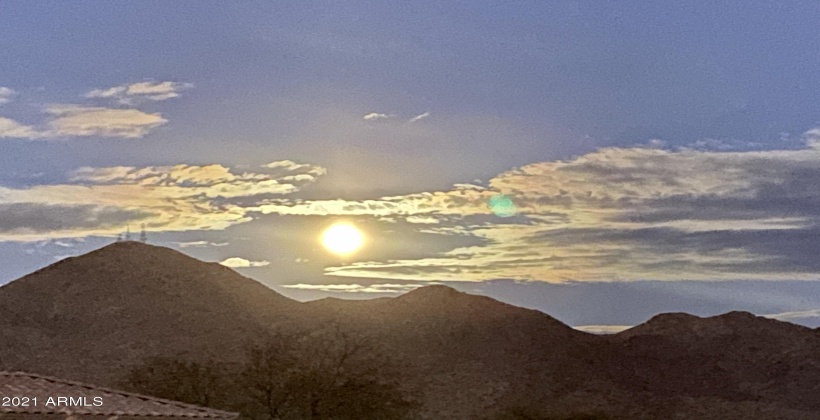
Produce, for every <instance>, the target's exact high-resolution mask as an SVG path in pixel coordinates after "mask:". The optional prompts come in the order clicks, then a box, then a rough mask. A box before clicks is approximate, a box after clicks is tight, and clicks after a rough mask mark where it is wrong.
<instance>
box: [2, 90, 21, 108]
mask: <svg viewBox="0 0 820 420" xmlns="http://www.w3.org/2000/svg"><path fill="white" fill-rule="evenodd" d="M15 96H17V91H15V90H13V89H11V88H7V87H4V86H0V105H3V104H7V103H9V102H11V101H12V100H13V99H14V97H15Z"/></svg>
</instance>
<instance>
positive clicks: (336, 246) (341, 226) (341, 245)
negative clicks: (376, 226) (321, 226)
mask: <svg viewBox="0 0 820 420" xmlns="http://www.w3.org/2000/svg"><path fill="white" fill-rule="evenodd" d="M322 245H323V246H324V247H325V248H326V249H327V250H328V251H330V252H332V253H334V254H339V255H348V254H352V253H354V252H356V251H358V250H359V248H361V247H362V245H364V234H363V233H362V231H360V230H359V229H358V228H356V226H353V225H352V224H350V223H336V224H334V225H332V226H330V227H329V228H327V229H325V231H324V232H323V233H322Z"/></svg>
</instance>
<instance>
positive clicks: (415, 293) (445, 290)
mask: <svg viewBox="0 0 820 420" xmlns="http://www.w3.org/2000/svg"><path fill="white" fill-rule="evenodd" d="M461 295H467V293H464V292H459V291H458V290H456V289H454V288H452V287H450V286H445V285H443V284H432V285H430V286H423V287H419V288H418V289H414V290H411V291H409V292H407V293H405V294H403V295H402V296H401V297H402V298H406V297H412V298H425V299H428V298H453V297H457V296H461Z"/></svg>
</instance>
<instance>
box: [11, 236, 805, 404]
mask: <svg viewBox="0 0 820 420" xmlns="http://www.w3.org/2000/svg"><path fill="white" fill-rule="evenodd" d="M285 324H287V325H288V326H290V327H295V328H301V329H302V330H304V331H306V332H310V331H314V330H317V329H321V328H325V327H326V326H327V325H330V324H339V325H341V326H343V327H345V328H350V329H358V330H360V331H362V332H365V333H367V334H369V335H371V336H373V337H374V338H375V339H376V342H377V343H378V344H379V345H380V346H382V347H383V350H386V351H387V352H388V353H389V354H391V355H392V356H394V357H395V358H396V359H397V360H400V361H401V372H400V375H401V380H402V383H403V386H404V387H405V388H407V389H408V390H411V391H413V392H415V393H417V394H418V395H420V397H421V400H422V402H423V407H422V409H421V413H420V415H421V416H422V418H454V419H462V418H464V419H472V418H475V419H492V418H497V415H499V414H500V412H501V411H504V410H505V409H508V408H513V407H515V408H516V410H517V411H516V410H513V411H511V412H510V413H514V412H515V413H518V414H510V413H508V414H510V415H512V417H505V418H519V419H523V418H566V417H567V416H569V415H571V414H573V413H575V414H577V413H604V414H606V415H607V416H608V418H624V419H633V418H647V419H653V418H696V419H718V418H719V419H733V418H738V419H739V418H756V419H783V418H785V419H817V418H820V405H818V399H817V398H815V397H816V395H820V388H818V386H819V385H820V347H819V346H820V334H818V331H817V330H811V329H808V328H805V327H800V326H797V325H793V324H789V323H783V322H780V321H774V320H770V319H766V318H760V317H756V316H754V315H751V314H748V313H741V312H732V313H728V314H724V315H720V316H716V317H710V318H700V317H696V316H693V315H688V314H662V315H658V316H656V317H654V318H652V319H651V320H649V321H647V322H646V323H644V324H641V325H639V326H636V327H634V328H631V329H629V330H626V331H624V332H621V333H619V334H616V335H612V336H597V335H592V334H587V333H584V332H580V331H576V330H574V329H572V328H570V327H568V326H567V325H565V324H563V323H561V322H560V321H558V320H556V319H555V318H552V317H550V316H549V315H547V314H544V313H542V312H539V311H535V310H529V309H524V308H519V307H516V306H513V305H508V304H505V303H502V302H499V301H496V300H494V299H491V298H488V297H485V296H476V295H470V294H466V293H462V292H458V291H456V290H454V289H452V288H449V287H446V286H438V285H435V286H427V287H422V288H418V289H416V290H414V291H411V292H408V293H406V294H404V295H401V296H398V297H396V298H379V299H372V300H365V301H346V300H341V299H321V300H318V301H313V302H307V303H300V302H296V301H293V300H291V299H288V298H286V297H284V296H282V295H280V294H278V293H276V292H275V291H274V290H272V289H270V288H268V287H266V286H264V285H262V284H261V283H259V282H256V281H254V280H251V279H248V278H245V277H243V276H241V275H239V274H237V273H236V272H234V271H233V270H231V269H229V268H226V267H223V266H221V265H219V264H214V263H204V262H201V261H198V260H196V259H193V258H191V257H188V256H186V255H184V254H182V253H179V252H177V251H174V250H171V249H168V248H162V247H156V246H151V245H146V244H142V243H138V242H120V243H116V244H112V245H109V246H107V247H104V248H102V249H99V250H96V251H93V252H91V253H88V254H86V255H82V256H79V257H75V258H69V259H66V260H63V261H60V262H57V263H55V264H52V265H50V266H48V267H46V268H44V269H42V270H39V271H37V272H34V273H32V274H29V275H27V276H25V277H22V278H20V279H18V280H15V281H13V282H11V283H9V284H7V285H5V286H2V287H0V343H2V345H0V368H5V369H20V370H26V371H31V372H35V373H42V374H48V375H54V376H59V377H64V378H67V379H75V380H82V381H87V382H92V383H96V384H99V385H109V386H111V385H116V384H117V381H118V380H120V379H121V378H122V375H123V374H124V372H126V371H127V370H128V368H129V367H130V366H134V365H135V364H137V363H139V362H140V361H142V360H143V359H144V358H145V357H148V356H156V355H165V356H182V357H189V358H199V357H203V358H204V357H215V358H219V359H221V360H227V361H231V360H233V358H235V357H237V355H238V354H241V351H240V350H241V348H242V347H243V346H244V344H245V343H247V342H248V341H251V340H254V339H256V338H258V337H261V336H263V335H264V334H265V333H266V332H269V331H271V330H272V329H274V328H277V326H280V325H285ZM516 416H517V417H516Z"/></svg>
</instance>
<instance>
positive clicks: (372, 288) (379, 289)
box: [282, 283, 422, 294]
mask: <svg viewBox="0 0 820 420" xmlns="http://www.w3.org/2000/svg"><path fill="white" fill-rule="evenodd" d="M421 286H422V285H420V284H379V283H377V284H371V285H368V286H363V285H361V284H304V283H299V284H286V285H284V286H282V287H285V288H288V289H300V290H315V291H321V292H336V293H387V294H400V293H405V292H409V291H411V290H414V289H417V288H419V287H421Z"/></svg>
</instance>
